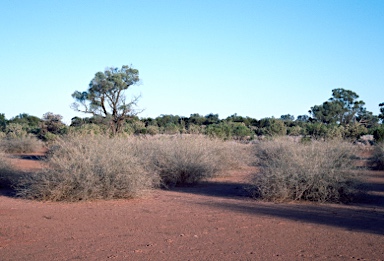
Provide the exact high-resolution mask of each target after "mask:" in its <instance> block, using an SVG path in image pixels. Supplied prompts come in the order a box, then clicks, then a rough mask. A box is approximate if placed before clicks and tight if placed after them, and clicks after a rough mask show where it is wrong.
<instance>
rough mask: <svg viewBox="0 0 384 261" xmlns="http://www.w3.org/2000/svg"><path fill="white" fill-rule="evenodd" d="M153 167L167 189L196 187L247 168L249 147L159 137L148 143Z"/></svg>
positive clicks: (192, 137) (197, 137)
mask: <svg viewBox="0 0 384 261" xmlns="http://www.w3.org/2000/svg"><path fill="white" fill-rule="evenodd" d="M148 145H149V146H150V149H149V150H150V151H151V157H150V164H151V166H152V168H153V170H154V171H156V172H157V173H158V174H159V176H160V178H161V181H162V185H163V186H165V187H172V186H177V185H186V184H194V183H197V182H199V181H201V180H205V179H208V178H211V177H213V176H216V175H219V174H221V173H223V172H225V171H227V170H230V169H233V168H237V167H240V166H242V164H244V161H245V160H246V158H247V157H246V155H247V148H246V147H247V145H244V144H239V143H235V142H225V141H222V140H218V139H212V138H209V137H207V136H203V135H177V136H158V137H155V138H152V139H150V140H149V141H148Z"/></svg>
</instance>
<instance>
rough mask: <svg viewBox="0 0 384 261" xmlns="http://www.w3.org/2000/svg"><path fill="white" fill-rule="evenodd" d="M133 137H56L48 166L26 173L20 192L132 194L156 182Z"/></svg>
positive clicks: (49, 196) (57, 196) (61, 197)
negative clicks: (137, 154) (141, 157)
mask: <svg viewBox="0 0 384 261" xmlns="http://www.w3.org/2000/svg"><path fill="white" fill-rule="evenodd" d="M134 146H135V144H134V142H132V140H129V139H122V138H113V139H112V138H111V139H110V138H108V137H106V136H89V135H87V136H68V137H66V138H63V139H60V140H58V141H56V142H55V143H54V145H53V147H52V148H53V149H51V151H50V152H49V153H48V159H47V162H46V165H47V167H46V168H45V169H43V170H42V171H39V172H36V173H31V174H29V175H25V176H24V178H23V179H22V180H20V181H19V183H18V185H17V187H16V190H17V195H19V196H21V197H23V198H28V199H38V200H49V201H79V200H91V199H116V198H132V197H137V196H139V195H142V194H143V192H145V191H148V190H149V189H150V188H152V187H153V186H154V185H155V183H156V177H154V175H152V174H151V173H149V172H148V170H147V169H146V168H145V166H143V164H142V162H141V161H140V159H139V158H138V157H137V156H136V155H135V153H134V150H132V149H131V148H132V147H134Z"/></svg>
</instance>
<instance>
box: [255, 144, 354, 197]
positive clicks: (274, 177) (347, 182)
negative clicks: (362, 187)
mask: <svg viewBox="0 0 384 261" xmlns="http://www.w3.org/2000/svg"><path fill="white" fill-rule="evenodd" d="M353 151H354V147H353V145H352V144H349V143H345V142H340V141H332V142H319V141H313V142H311V143H307V144H303V143H295V142H292V141H288V140H275V141H266V142H261V143H259V144H258V145H257V147H256V155H257V158H258V165H259V166H260V173H258V174H256V175H255V176H254V178H253V180H252V186H251V188H250V192H251V193H252V195H253V196H254V197H260V198H261V199H265V200H270V201H285V200H309V201H319V202H345V201H349V200H351V198H352V196H353V195H354V193H355V192H357V189H356V186H357V184H358V179H357V177H356V174H355V172H354V171H353V164H352V155H353Z"/></svg>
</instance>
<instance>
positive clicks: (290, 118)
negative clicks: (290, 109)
mask: <svg viewBox="0 0 384 261" xmlns="http://www.w3.org/2000/svg"><path fill="white" fill-rule="evenodd" d="M280 119H281V120H283V121H294V120H295V116H293V115H291V114H285V115H281V116H280Z"/></svg>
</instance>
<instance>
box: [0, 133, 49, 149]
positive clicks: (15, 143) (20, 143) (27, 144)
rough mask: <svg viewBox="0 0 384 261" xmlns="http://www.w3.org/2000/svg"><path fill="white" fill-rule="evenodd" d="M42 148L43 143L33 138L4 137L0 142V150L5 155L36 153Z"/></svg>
mask: <svg viewBox="0 0 384 261" xmlns="http://www.w3.org/2000/svg"><path fill="white" fill-rule="evenodd" d="M42 147H43V143H42V142H41V141H39V140H38V139H36V138H35V137H33V136H29V135H28V136H25V137H20V138H18V137H15V138H10V137H5V138H3V139H1V140H0V150H2V151H4V152H6V153H28V152H36V151H38V150H40V149H41V148H42Z"/></svg>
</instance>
